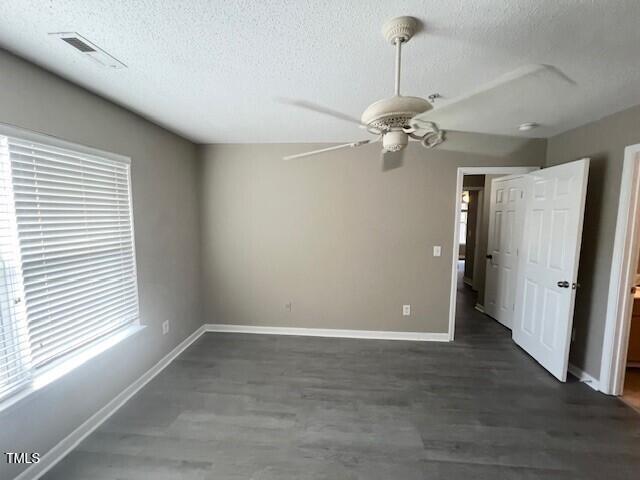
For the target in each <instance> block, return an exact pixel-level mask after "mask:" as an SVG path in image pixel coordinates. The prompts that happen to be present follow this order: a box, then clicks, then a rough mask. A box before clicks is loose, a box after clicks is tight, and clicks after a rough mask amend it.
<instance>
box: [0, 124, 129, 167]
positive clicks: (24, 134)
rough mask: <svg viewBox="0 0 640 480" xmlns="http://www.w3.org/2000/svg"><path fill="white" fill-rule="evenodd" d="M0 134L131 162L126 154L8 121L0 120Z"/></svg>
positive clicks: (117, 160) (122, 161)
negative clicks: (72, 140)
mask: <svg viewBox="0 0 640 480" xmlns="http://www.w3.org/2000/svg"><path fill="white" fill-rule="evenodd" d="M0 135H5V136H7V137H16V138H21V139H22V140H26V141H27V142H34V143H45V144H48V145H51V146H53V147H58V148H65V149H67V150H75V151H76V152H79V153H83V154H86V155H94V156H97V157H101V158H107V159H109V160H112V161H115V162H121V163H126V164H129V165H130V164H131V158H130V157H127V156H126V155H120V154H118V153H113V152H108V151H106V150H101V149H99V148H95V147H89V146H87V145H83V144H81V143H75V142H70V141H68V140H63V139H61V138H58V137H55V136H53V135H49V134H47V133H42V132H36V131H33V130H28V129H26V128H22V127H18V126H15V125H11V124H9V123H1V122H0Z"/></svg>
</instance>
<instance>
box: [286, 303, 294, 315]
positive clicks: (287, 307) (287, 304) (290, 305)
mask: <svg viewBox="0 0 640 480" xmlns="http://www.w3.org/2000/svg"><path fill="white" fill-rule="evenodd" d="M292 308H293V303H292V302H289V303H286V304H285V306H284V309H285V310H286V311H287V312H289V313H291V309H292Z"/></svg>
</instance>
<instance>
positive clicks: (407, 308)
mask: <svg viewBox="0 0 640 480" xmlns="http://www.w3.org/2000/svg"><path fill="white" fill-rule="evenodd" d="M402 315H403V316H405V317H408V316H410V315H411V305H402Z"/></svg>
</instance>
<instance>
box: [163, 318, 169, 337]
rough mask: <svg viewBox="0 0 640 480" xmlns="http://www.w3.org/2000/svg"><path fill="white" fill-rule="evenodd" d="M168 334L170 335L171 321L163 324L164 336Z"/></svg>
mask: <svg viewBox="0 0 640 480" xmlns="http://www.w3.org/2000/svg"><path fill="white" fill-rule="evenodd" d="M167 333H169V320H165V321H164V322H162V334H163V335H166V334H167Z"/></svg>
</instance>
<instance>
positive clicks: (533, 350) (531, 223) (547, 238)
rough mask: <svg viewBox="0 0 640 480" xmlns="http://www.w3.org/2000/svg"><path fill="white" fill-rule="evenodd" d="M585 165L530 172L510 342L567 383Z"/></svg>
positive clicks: (582, 211)
mask: <svg viewBox="0 0 640 480" xmlns="http://www.w3.org/2000/svg"><path fill="white" fill-rule="evenodd" d="M588 170H589V160H588V159H584V160H579V161H577V162H571V163H567V164H564V165H559V166H556V167H551V168H547V169H544V170H540V171H538V172H534V173H531V174H529V175H527V176H526V177H525V178H526V179H527V181H528V182H529V187H528V188H525V192H529V193H528V194H527V195H526V196H527V199H526V202H525V209H524V212H525V213H524V218H525V221H524V229H523V236H522V248H523V250H524V251H525V252H526V255H522V256H521V257H520V259H519V265H518V272H519V275H518V280H517V288H516V290H517V292H516V302H515V315H514V325H513V340H514V341H515V342H516V343H517V344H518V345H520V346H521V347H522V348H523V349H524V350H526V351H527V352H528V353H529V354H530V355H531V356H532V357H533V358H535V359H536V360H537V361H538V362H539V363H540V364H541V365H542V366H544V367H545V368H546V369H547V370H549V371H550V372H551V373H552V374H553V375H554V376H555V377H556V378H558V379H559V380H561V381H565V380H566V378H567V365H568V359H569V344H570V340H571V329H572V325H573V307H574V301H575V286H576V284H577V275H578V259H579V257H580V243H581V239H582V221H583V215H584V201H585V195H586V187H587V174H588Z"/></svg>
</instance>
